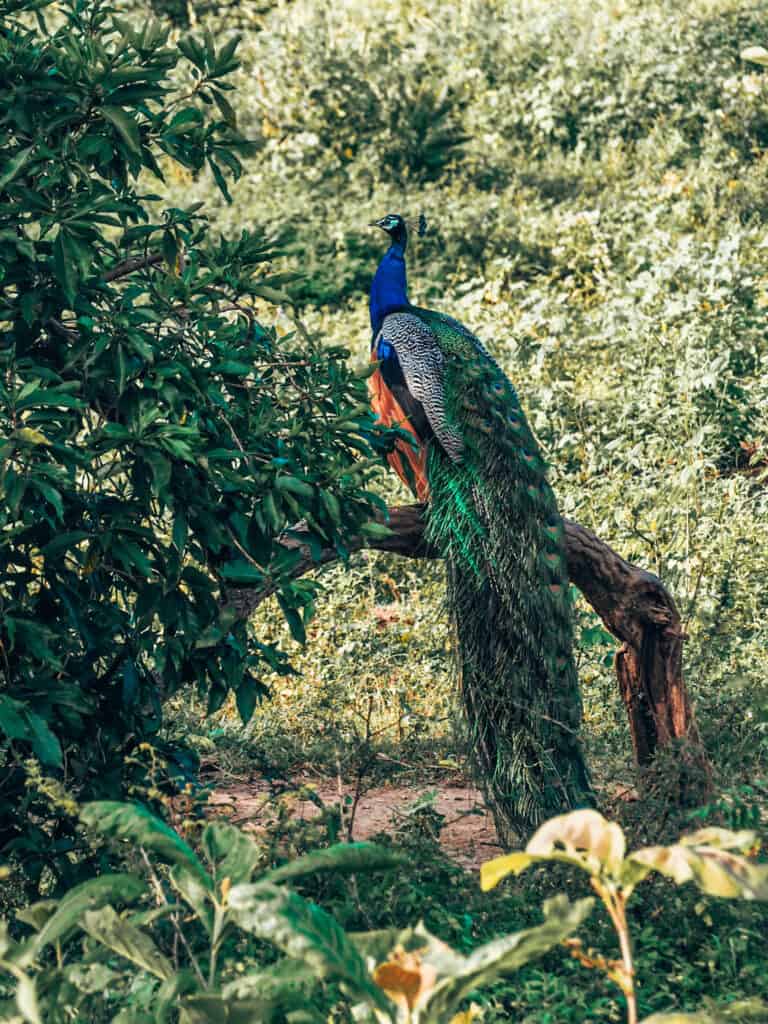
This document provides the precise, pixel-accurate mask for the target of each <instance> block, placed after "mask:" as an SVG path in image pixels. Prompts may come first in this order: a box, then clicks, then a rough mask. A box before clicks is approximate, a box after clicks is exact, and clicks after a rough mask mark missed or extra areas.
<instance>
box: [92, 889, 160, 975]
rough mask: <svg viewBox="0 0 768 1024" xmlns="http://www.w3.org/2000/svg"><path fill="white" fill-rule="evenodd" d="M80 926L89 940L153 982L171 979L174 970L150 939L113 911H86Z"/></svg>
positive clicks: (102, 909)
mask: <svg viewBox="0 0 768 1024" xmlns="http://www.w3.org/2000/svg"><path fill="white" fill-rule="evenodd" d="M81 924H82V928H83V930H84V931H86V932H87V933H88V934H89V935H90V936H91V938H92V939H96V940H97V942H100V943H101V944H102V945H103V946H106V947H107V948H108V949H111V950H112V951H113V952H114V953H118V954H119V955H120V956H122V957H125V959H126V960H130V961H131V963H133V964H135V965H136V966H137V967H140V968H141V969H142V970H144V971H149V973H150V974H154V975H155V977H156V978H160V979H161V980H162V981H165V980H166V979H168V978H170V977H171V976H172V975H173V967H172V966H171V964H170V962H169V961H168V960H167V959H166V957H165V956H163V954H162V953H161V952H160V950H159V949H158V948H157V946H156V945H155V943H154V942H153V941H152V939H151V938H150V936H149V935H147V933H146V932H143V931H141V929H140V928H136V927H135V926H134V925H132V924H130V922H128V921H126V920H125V919H124V918H122V917H120V916H119V915H118V913H117V912H116V911H115V909H114V907H111V906H109V905H107V906H105V907H102V908H101V909H100V910H89V911H87V912H86V913H85V914H84V915H83V919H82V922H81Z"/></svg>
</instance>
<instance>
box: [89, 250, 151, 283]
mask: <svg viewBox="0 0 768 1024" xmlns="http://www.w3.org/2000/svg"><path fill="white" fill-rule="evenodd" d="M162 262H163V254H162V253H161V252H151V253H149V254H148V255H147V256H133V257H131V259H128V260H123V262H122V263H118V264H117V266H115V267H112V269H111V270H108V271H107V272H106V274H104V278H103V279H104V280H105V281H107V282H110V281H117V280H118V279H119V278H121V277H127V276H128V275H129V274H132V273H133V272H134V270H141V268H142V267H154V266H155V264H156V263H162Z"/></svg>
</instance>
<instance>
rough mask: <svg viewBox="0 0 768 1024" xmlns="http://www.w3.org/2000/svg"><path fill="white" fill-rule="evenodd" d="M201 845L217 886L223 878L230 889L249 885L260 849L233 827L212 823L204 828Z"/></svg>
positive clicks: (223, 823)
mask: <svg viewBox="0 0 768 1024" xmlns="http://www.w3.org/2000/svg"><path fill="white" fill-rule="evenodd" d="M202 842H203V849H204V850H205V853H206V856H207V857H208V860H209V862H210V864H211V869H212V874H213V877H214V879H215V881H216V882H217V883H220V882H221V881H222V880H223V879H225V878H228V879H229V881H230V883H231V884H232V885H239V884H240V883H241V882H249V881H250V879H251V876H252V875H253V872H254V871H255V870H256V868H257V866H258V863H259V859H260V854H259V849H258V847H257V846H256V844H255V843H254V841H253V840H252V839H251V838H250V836H248V835H246V834H245V832H242V831H241V830H240V829H239V828H235V826H234V825H228V824H227V823H226V822H220V821H215V822H212V823H211V824H210V825H206V827H205V829H204V830H203V838H202Z"/></svg>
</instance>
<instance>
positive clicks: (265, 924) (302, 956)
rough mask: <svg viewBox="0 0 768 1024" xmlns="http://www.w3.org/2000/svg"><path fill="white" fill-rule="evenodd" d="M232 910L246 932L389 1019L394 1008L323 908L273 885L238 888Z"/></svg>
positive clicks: (234, 890) (231, 895)
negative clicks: (305, 966) (369, 1005)
mask: <svg viewBox="0 0 768 1024" xmlns="http://www.w3.org/2000/svg"><path fill="white" fill-rule="evenodd" d="M229 907H230V910H231V911H232V913H233V915H234V917H235V918H236V920H237V922H238V924H239V925H240V927H241V928H243V929H244V930H245V931H247V932H250V933H251V934H253V935H256V936H257V937H258V938H260V939H264V940H265V941H267V942H271V943H273V944H274V945H275V946H277V947H278V948H279V949H281V950H282V951H283V952H284V953H286V954H287V955H288V956H290V957H293V958H294V959H296V960H299V961H301V962H304V963H306V964H308V965H309V966H310V967H312V969H313V970H314V971H315V972H316V973H317V975H318V977H321V978H330V979H333V980H336V981H339V982H341V983H342V984H343V986H344V988H345V989H346V990H348V991H349V992H350V993H351V994H352V995H353V996H355V997H360V998H364V999H367V1000H368V1001H370V1002H371V1003H372V1004H373V1005H374V1006H376V1007H377V1008H378V1009H379V1010H382V1011H383V1012H384V1013H387V1014H390V1013H391V1010H392V1007H391V1004H390V1002H389V1000H388V999H387V998H386V997H385V995H384V993H383V992H382V991H381V989H379V988H378V987H377V986H376V985H375V984H374V982H373V981H372V979H371V977H370V975H369V974H368V971H367V969H366V966H365V963H364V962H363V959H362V957H361V956H360V954H359V953H358V952H357V950H356V949H355V947H354V945H353V944H352V943H351V942H350V940H349V939H348V938H347V936H346V935H345V934H344V931H343V930H342V929H341V928H340V927H339V925H338V924H337V923H336V921H335V920H334V919H333V918H332V917H331V916H330V914H327V913H326V912H325V911H324V910H321V909H320V907H317V906H315V905H314V904H313V903H309V902H308V901H307V900H304V899H302V898H301V897H300V896H297V895H296V893H293V892H291V891H290V890H287V889H281V888H278V887H277V886H274V885H263V884H256V885H237V886H234V887H233V888H232V889H231V890H230V893H229Z"/></svg>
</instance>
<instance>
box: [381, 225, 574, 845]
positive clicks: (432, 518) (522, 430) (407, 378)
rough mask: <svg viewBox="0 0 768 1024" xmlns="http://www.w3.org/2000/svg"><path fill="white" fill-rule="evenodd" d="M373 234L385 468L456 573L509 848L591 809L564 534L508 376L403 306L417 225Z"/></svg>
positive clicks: (465, 674) (464, 643)
mask: <svg viewBox="0 0 768 1024" xmlns="http://www.w3.org/2000/svg"><path fill="white" fill-rule="evenodd" d="M371 226H376V227H379V228H381V229H382V230H383V231H385V232H386V233H387V235H389V238H390V240H391V244H390V246H389V248H388V250H387V252H386V253H385V255H384V257H383V258H382V260H381V262H380V263H379V266H378V269H377V271H376V274H375V276H374V278H373V282H372V285H371V292H370V303H369V308H370V315H371V328H372V345H371V359H372V360H373V361H374V362H376V363H377V368H376V369H375V371H374V372H373V373H372V374H371V376H370V377H369V388H370V398H371V405H372V408H373V410H374V412H375V413H376V415H377V416H378V418H379V419H380V420H381V421H382V422H383V423H385V424H386V425H388V426H399V427H400V428H401V431H402V432H401V434H400V437H399V439H398V441H397V442H396V445H395V447H394V449H393V450H392V451H391V452H390V453H389V454H388V456H387V458H388V461H389V463H390V465H391V466H392V468H393V469H394V470H395V472H396V473H397V474H398V476H399V477H400V478H401V479H402V480H403V482H404V483H405V484H406V485H407V486H408V487H409V488H410V489H411V490H412V491H413V493H414V494H415V495H416V497H417V498H418V499H419V500H420V501H423V502H427V503H428V516H427V525H426V531H427V533H426V535H427V539H428V540H429V541H430V543H431V544H432V545H434V546H435V547H436V548H437V549H438V550H439V551H440V552H441V553H442V554H443V556H444V557H445V560H446V563H447V577H448V587H447V596H448V605H449V609H450V613H451V617H452V619H453V622H454V624H455V631H456V637H457V645H456V647H457V661H458V670H459V677H460V685H461V693H462V698H463V704H464V709H465V713H466V718H467V724H468V728H469V735H470V741H471V746H472V751H473V755H474V761H475V765H476V769H477V773H478V776H479V781H480V783H481V785H482V786H483V788H484V790H485V793H486V797H487V799H488V802H489V804H490V807H491V810H492V812H493V815H494V819H495V822H496V827H497V831H498V833H499V837H500V840H501V841H502V842H503V843H506V844H508V843H509V842H510V841H511V839H512V835H513V834H514V835H516V836H517V837H518V838H519V837H521V836H525V835H528V834H529V833H530V832H531V831H532V830H533V829H535V828H536V827H537V826H538V825H539V824H540V822H541V821H542V820H544V819H546V818H548V817H550V816H552V815H553V814H558V813H562V812H563V811H565V810H568V809H570V808H573V807H578V806H584V805H591V804H592V803H593V798H592V792H591V788H590V782H589V776H588V773H587V769H586V767H585V763H584V758H583V754H582V750H581V746H580V741H579V727H580V724H581V701H580V695H579V685H578V678H577V673H576V666H575V662H574V657H573V650H572V632H573V628H572V611H571V601H570V593H569V584H568V575H567V565H566V558H565V535H564V529H563V522H562V519H561V517H560V515H559V513H558V509H557V504H556V501H555V497H554V494H553V492H552V489H551V487H550V485H549V484H548V483H547V479H546V467H545V464H544V461H543V459H542V456H541V454H540V451H539V447H538V445H537V443H536V440H535V439H534V436H533V434H532V432H531V430H530V428H529V426H528V423H527V421H526V418H525V414H524V413H523V410H522V408H521V406H520V402H519V400H518V397H517V394H516V393H515V390H514V388H513V387H512V385H511V383H510V382H509V380H508V379H507V377H506V376H505V375H504V373H503V372H502V370H501V368H500V367H499V365H498V364H497V363H496V361H495V360H494V359H493V357H492V356H491V355H490V354H489V352H488V351H487V350H486V348H485V347H484V346H483V344H482V343H481V342H480V340H479V339H478V338H477V337H475V335H474V334H473V333H472V332H471V331H469V330H468V329H467V328H466V327H464V326H463V324H461V323H459V321H457V320H454V319H453V318H452V317H450V316H446V315H445V314H444V313H440V312H437V311H435V310H431V309H422V308H421V307H419V306H414V305H412V304H411V303H410V302H409V301H408V289H407V280H406V264H405V251H406V246H407V243H408V223H407V221H406V220H405V218H404V217H402V216H400V215H399V214H388V215H387V216H386V217H383V218H382V219H381V220H378V221H375V222H374V224H373V225H371ZM424 227H425V222H424V219H423V217H422V218H421V219H420V223H419V233H420V234H422V233H423V230H424ZM408 434H410V435H411V438H412V440H409V439H407V435H408Z"/></svg>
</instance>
